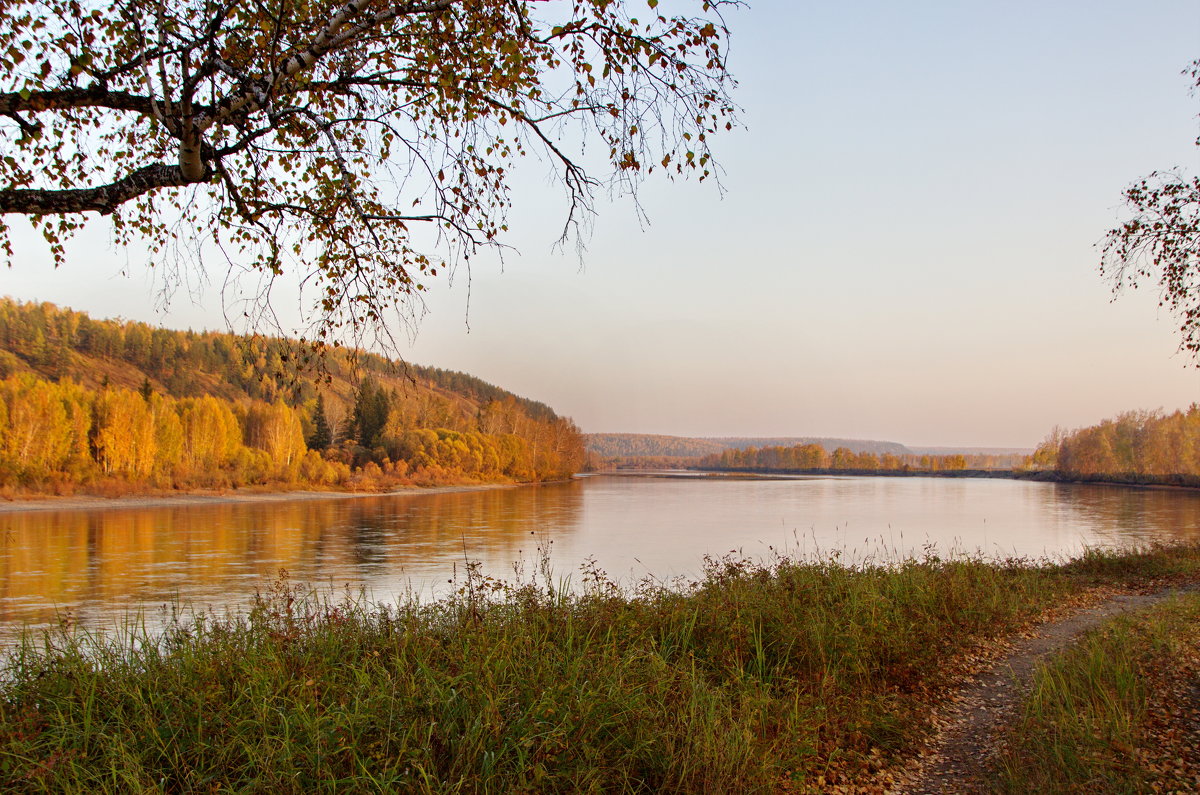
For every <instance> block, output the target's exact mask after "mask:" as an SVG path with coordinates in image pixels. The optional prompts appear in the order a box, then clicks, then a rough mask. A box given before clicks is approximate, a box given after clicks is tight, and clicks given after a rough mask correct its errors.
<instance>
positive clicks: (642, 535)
mask: <svg viewBox="0 0 1200 795" xmlns="http://www.w3.org/2000/svg"><path fill="white" fill-rule="evenodd" d="M1191 539H1200V493H1197V492H1187V491H1168V490H1147V489H1126V488H1118V487H1105V486H1074V485H1071V486H1065V485H1058V484H1047V483H1028V482H1021V481H1010V480H948V479H936V478H859V477H847V478H834V477H821V478H804V479H778V480H747V479H702V478H646V477H637V478H635V477H612V476H595V477H586V478H581V479H579V480H577V481H575V482H573V483H567V484H558V485H549V486H537V487H526V488H515V489H503V490H495V491H482V492H469V493H460V494H430V495H420V496H397V497H371V498H362V499H337V500H327V501H326V500H319V501H296V502H282V503H280V502H273V503H262V504H248V503H241V504H212V505H202V506H182V505H181V506H178V507H170V508H148V509H138V510H132V509H130V510H126V509H116V508H114V509H104V510H98V511H38V512H26V513H9V514H0V635H4V636H6V637H11V636H12V634H13V632H15V630H16V628H19V627H21V626H25V625H34V626H37V625H46V624H51V623H54V622H55V621H58V620H59V619H60V618H61V617H62V616H64V615H67V614H69V615H70V616H71V617H72V619H73V620H78V621H81V622H85V623H88V624H90V625H93V626H97V625H98V626H104V625H107V624H111V623H113V622H114V621H116V620H118V619H119V618H120V617H122V616H124V615H126V614H127V613H128V612H129V611H131V610H140V611H145V614H146V617H147V620H149V621H152V622H153V621H155V618H154V615H155V614H156V613H161V609H162V606H163V605H164V604H168V603H173V602H177V601H179V602H184V603H188V604H192V605H197V606H200V607H201V608H213V609H218V610H219V609H223V608H224V607H227V606H235V607H236V606H241V605H244V604H245V603H246V602H247V600H248V598H249V597H250V595H251V594H253V592H254V591H255V589H256V588H259V587H261V586H263V585H265V584H267V583H268V582H269V581H270V580H271V579H273V578H274V577H275V576H276V575H277V574H278V572H279V570H280V569H286V570H287V571H288V573H289V575H290V577H291V578H292V580H294V581H300V582H307V583H313V584H321V585H333V586H336V587H342V586H344V585H347V584H348V585H350V586H351V587H359V586H365V587H366V588H367V589H368V590H369V592H370V593H371V594H372V596H373V597H375V598H378V599H390V598H394V597H395V596H397V595H399V594H402V593H405V592H406V591H415V592H417V593H418V594H421V595H423V596H429V595H431V594H432V595H436V594H438V593H443V592H445V591H446V589H448V588H450V587H451V586H450V585H449V584H448V580H451V579H453V578H454V576H455V572H456V570H457V572H458V575H459V576H460V577H461V574H462V571H463V563H464V561H465V560H473V561H479V562H480V563H481V565H482V567H483V569H484V570H485V571H486V572H488V573H490V574H493V575H496V576H501V577H506V578H512V577H513V576H514V564H516V565H518V566H520V565H521V564H520V562H521V561H524V562H525V563H524V568H525V572H526V575H525V576H528V572H529V571H530V570H531V569H532V561H533V560H534V559H535V557H536V555H537V549H538V547H539V546H541V547H542V548H548V549H549V550H550V561H551V564H552V566H553V567H554V571H555V573H556V574H558V575H561V576H569V575H576V576H577V575H578V567H579V565H580V564H581V563H582V562H584V561H585V560H587V559H588V558H594V559H595V561H596V562H597V564H598V565H599V566H600V567H601V568H603V569H604V570H605V571H607V572H608V573H609V574H610V575H611V576H613V577H614V578H616V579H618V580H620V581H623V582H626V583H631V582H633V581H636V580H638V579H641V578H643V577H646V576H650V577H654V578H657V579H660V580H669V579H671V578H673V577H676V576H688V575H694V574H696V573H698V572H699V571H700V570H701V568H702V566H703V561H704V556H705V555H722V554H725V553H728V552H737V553H740V554H745V555H749V556H752V557H767V556H769V555H770V554H771V553H772V550H777V551H781V552H787V553H791V554H797V555H812V554H829V553H831V552H838V553H839V554H841V555H842V557H843V559H862V558H864V557H866V556H876V557H882V558H885V559H894V558H896V557H898V556H900V555H903V554H921V552H922V550H923V549H924V548H925V547H926V546H932V547H934V548H936V550H938V551H939V552H940V553H945V552H948V551H962V552H976V551H979V552H982V553H983V554H985V555H988V556H991V557H1006V556H1011V555H1031V556H1040V555H1071V554H1074V553H1077V552H1079V550H1081V549H1082V548H1083V547H1084V546H1085V545H1091V546H1122V545H1129V544H1134V543H1138V542H1145V541H1150V540H1191Z"/></svg>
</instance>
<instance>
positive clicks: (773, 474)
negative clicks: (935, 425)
mask: <svg viewBox="0 0 1200 795" xmlns="http://www.w3.org/2000/svg"><path fill="white" fill-rule="evenodd" d="M592 474H596V475H611V476H615V477H692V478H696V477H714V478H719V477H730V478H761V479H764V480H772V479H774V480H780V479H782V480H786V479H789V478H806V477H808V478H813V477H883V478H949V479H951V480H955V479H959V480H961V479H993V480H1026V481H1031V482H1034V483H1063V484H1075V485H1086V486H1122V487H1127V488H1138V489H1175V490H1183V491H1197V490H1200V479H1198V478H1195V477H1192V476H1188V475H1164V476H1161V477H1158V476H1152V475H1136V474H1131V475H1094V476H1093V475H1089V476H1071V475H1066V474H1063V473H1061V472H1055V471H1053V470H1045V469H1039V470H1012V469H940V470H928V469H827V468H824V469H767V468H761V467H739V468H731V469H696V468H689V469H678V470H652V469H613V470H599V471H596V472H594V473H592Z"/></svg>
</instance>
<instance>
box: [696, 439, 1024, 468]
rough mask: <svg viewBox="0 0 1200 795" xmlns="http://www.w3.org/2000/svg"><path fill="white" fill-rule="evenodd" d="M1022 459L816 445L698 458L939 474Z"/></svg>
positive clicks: (735, 464)
mask: <svg viewBox="0 0 1200 795" xmlns="http://www.w3.org/2000/svg"><path fill="white" fill-rule="evenodd" d="M1023 459H1024V456H1014V455H1000V456H997V455H959V454H956V455H895V454H893V453H883V454H882V455H879V454H876V453H869V452H863V453H856V452H853V451H851V450H850V449H848V448H845V447H839V448H837V449H835V450H834V451H833V452H832V453H830V452H829V451H828V450H826V449H825V448H824V447H822V446H821V445H819V444H803V445H795V446H792V447H763V448H755V447H751V448H748V449H746V450H726V451H724V452H722V453H720V454H719V455H710V456H705V457H704V458H702V459H700V462H699V468H701V469H716V470H723V469H753V470H760V471H768V472H769V471H790V472H802V471H805V470H830V469H835V470H855V471H860V472H861V471H877V472H886V471H922V472H940V471H955V470H964V469H1012V468H1013V466H1015V465H1016V464H1018V463H1019V462H1021V461H1022V460H1023Z"/></svg>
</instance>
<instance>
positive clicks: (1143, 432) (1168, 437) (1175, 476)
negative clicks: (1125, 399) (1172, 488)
mask: <svg viewBox="0 0 1200 795" xmlns="http://www.w3.org/2000/svg"><path fill="white" fill-rule="evenodd" d="M1030 465H1031V466H1032V467H1033V468H1036V469H1041V470H1050V471H1053V472H1056V473H1057V474H1058V475H1060V476H1062V477H1063V478H1066V479H1070V480H1103V481H1112V482H1124V483H1164V484H1174V485H1189V486H1197V485H1200V404H1193V405H1192V406H1190V407H1189V408H1188V409H1187V410H1186V411H1175V412H1172V413H1170V414H1166V413H1164V412H1162V411H1129V412H1125V413H1123V414H1119V415H1117V417H1116V418H1114V419H1106V420H1104V421H1102V422H1100V423H1099V424H1097V425H1092V426H1089V427H1086V428H1079V429H1077V430H1074V431H1070V432H1067V431H1064V430H1062V429H1061V428H1055V429H1054V430H1053V431H1052V432H1051V433H1050V435H1049V437H1047V439H1046V441H1044V442H1042V444H1041V445H1039V446H1038V448H1037V450H1035V451H1034V454H1033V456H1032V457H1031V459H1030Z"/></svg>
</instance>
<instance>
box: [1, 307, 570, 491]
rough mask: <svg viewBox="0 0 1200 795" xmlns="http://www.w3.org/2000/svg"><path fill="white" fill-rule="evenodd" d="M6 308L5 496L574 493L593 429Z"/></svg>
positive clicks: (411, 382)
mask: <svg viewBox="0 0 1200 795" xmlns="http://www.w3.org/2000/svg"><path fill="white" fill-rule="evenodd" d="M312 355H313V352H312V349H311V348H310V347H307V346H305V345H304V344H302V343H299V342H295V341H290V340H285V339H279V338H264V337H242V336H237V335H233V334H226V333H216V332H201V333H197V332H192V331H187V332H181V331H169V330H165V329H159V328H153V327H151V326H148V325H146V324H143V323H134V322H122V321H115V320H94V319H92V318H90V317H88V316H87V315H86V314H84V313H81V312H75V311H71V310H69V309H61V308H58V307H56V306H54V305H51V304H45V303H40V304H39V303H21V302H17V301H13V300H10V299H0V487H3V488H5V489H8V490H18V491H29V492H35V493H40V492H52V493H72V492H75V491H77V490H84V491H88V492H95V493H123V492H126V491H130V490H143V489H179V488H229V487H242V486H271V487H304V486H308V487H338V488H351V489H376V488H382V487H386V486H392V485H404V484H420V485H431V484H443V483H460V482H483V481H488V482H513V481H518V482H528V481H539V480H553V479H561V478H563V477H567V476H569V475H571V474H572V473H573V472H575V471H577V470H578V469H579V468H580V466H581V463H582V459H583V446H582V440H581V436H580V434H579V431H578V429H577V428H576V427H575V425H574V423H572V422H571V421H570V420H569V419H566V418H563V417H560V416H558V415H557V414H555V413H554V411H553V410H551V409H550V408H549V407H548V406H546V405H544V404H541V403H537V402H535V401H531V400H526V399H523V398H520V397H517V396H516V395H513V394H511V393H508V392H506V391H504V390H502V389H500V388H498V387H495V386H492V385H491V384H488V383H485V382H483V381H481V380H479V379H477V378H474V377H472V376H469V375H465V374H463V373H457V372H451V371H446V370H439V369H436V368H425V367H418V366H414V365H405V364H398V363H396V362H393V361H390V360H388V359H385V358H383V357H381V356H377V355H374V354H369V353H362V352H352V351H347V350H345V349H330V350H327V351H325V352H324V354H323V357H322V359H321V361H320V362H319V364H320V366H319V367H317V366H315V363H314V362H313V361H312Z"/></svg>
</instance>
